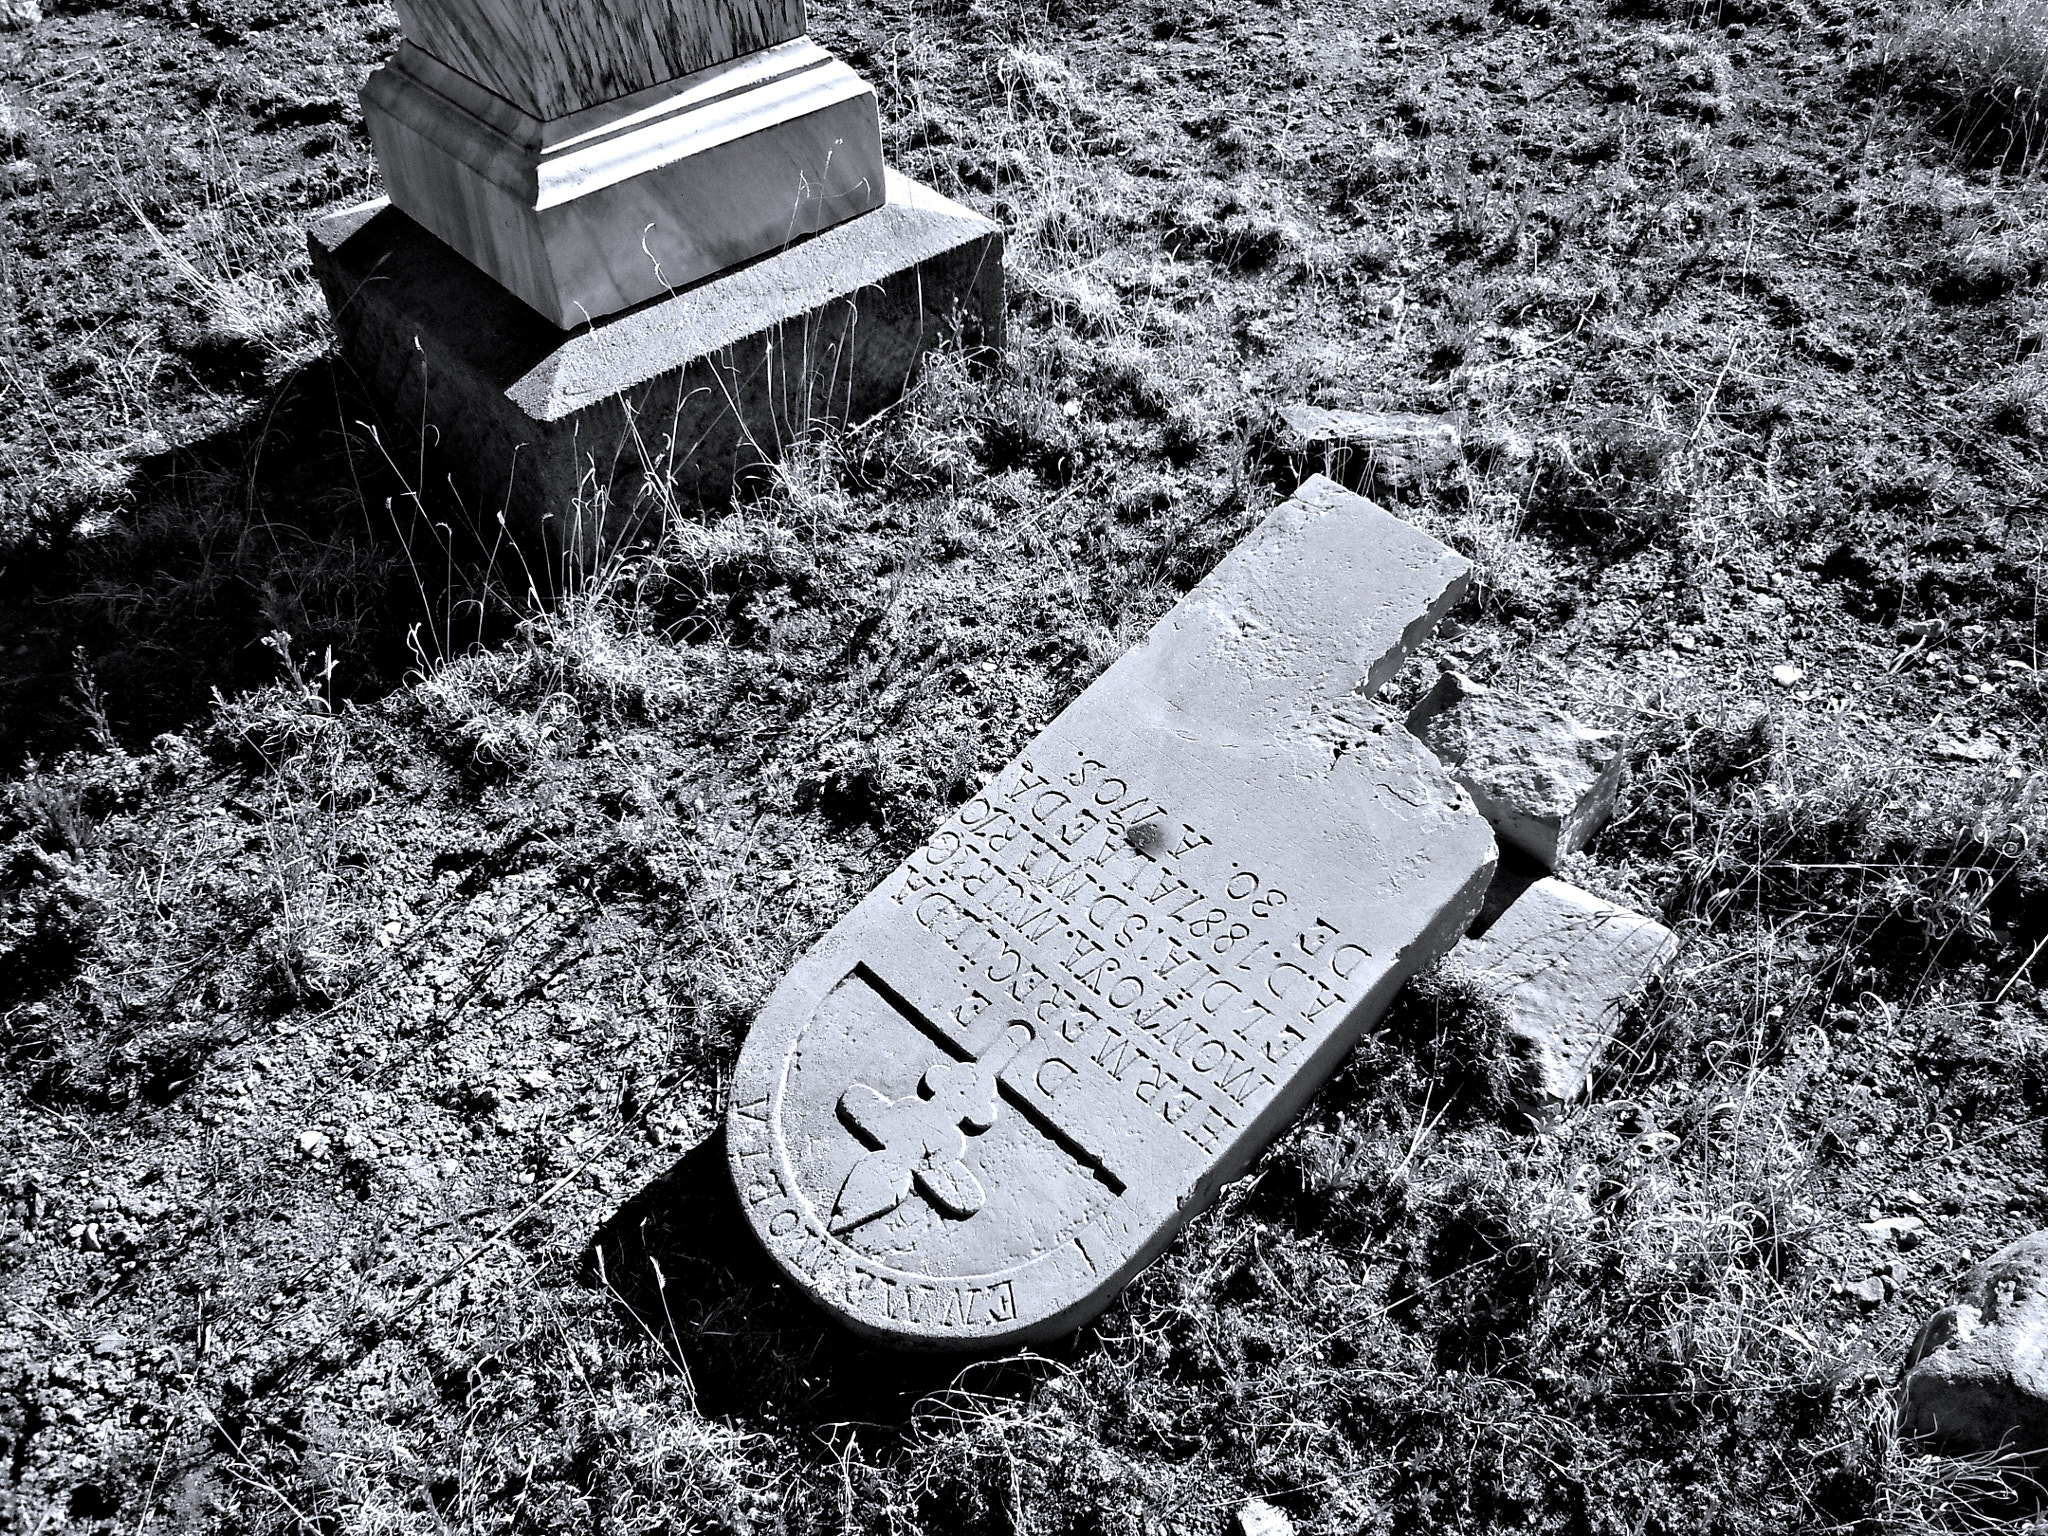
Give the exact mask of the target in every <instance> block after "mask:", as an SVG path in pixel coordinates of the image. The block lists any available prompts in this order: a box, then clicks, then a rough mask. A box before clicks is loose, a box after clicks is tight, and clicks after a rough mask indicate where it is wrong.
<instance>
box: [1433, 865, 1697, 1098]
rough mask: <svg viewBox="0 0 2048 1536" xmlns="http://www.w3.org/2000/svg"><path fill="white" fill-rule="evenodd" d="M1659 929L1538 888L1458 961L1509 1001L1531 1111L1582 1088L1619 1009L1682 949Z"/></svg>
mask: <svg viewBox="0 0 2048 1536" xmlns="http://www.w3.org/2000/svg"><path fill="white" fill-rule="evenodd" d="M1677 943H1678V941H1677V939H1676V938H1675V937H1674V936H1673V935H1672V932H1671V930H1670V929H1668V928H1666V927H1665V926H1664V925H1663V924H1661V923H1657V922H1653V921H1651V920H1650V919H1649V918H1647V917H1644V916H1642V915H1641V914H1639V913H1635V912H1630V911H1628V910H1627V909H1626V908H1624V907H1617V906H1613V905H1611V904H1610V903H1608V902H1604V901H1602V900H1600V898H1599V897H1597V896H1594V895H1592V894H1591V893H1590V892H1587V891H1582V890H1580V889H1579V888H1578V887H1577V886H1575V885H1567V884H1565V883H1564V881H1562V880H1538V881H1537V882H1536V883H1535V884H1534V885H1532V886H1530V887H1529V888H1528V889H1527V890H1526V891H1524V892H1522V894H1521V895H1520V896H1518V897H1516V898H1515V900H1514V902H1513V904H1512V905H1510V906H1509V907H1508V908H1507V910H1506V911H1504V912H1503V913H1501V915H1500V916H1499V917H1498V918H1496V919H1495V920H1494V923H1493V925H1492V926H1491V927H1490V928H1488V929H1487V930H1486V932H1485V933H1484V934H1482V935H1481V936H1480V937H1478V938H1476V939H1467V940H1466V941H1465V942H1464V943H1463V944H1461V945H1459V946H1458V948H1457V951H1456V953H1455V954H1454V955H1453V957H1452V958H1453V959H1455V960H1458V961H1460V962H1462V963H1463V964H1465V965H1467V966H1470V967H1471V968H1472V969H1473V970H1475V971H1477V972H1479V973H1480V975H1481V976H1482V977H1484V978H1485V979H1487V980H1490V981H1493V982H1496V983H1498V984H1499V985H1500V986H1501V987H1502V988H1503V990H1504V991H1505V992H1506V994H1507V1005H1508V1030H1509V1032H1510V1034H1511V1035H1512V1036H1513V1037H1514V1040H1515V1043H1516V1045H1517V1047H1518V1048H1519V1049H1520V1050H1521V1051H1522V1052H1523V1053H1524V1054H1525V1055H1526V1057H1527V1060H1528V1079H1527V1082H1526V1084H1525V1086H1524V1104H1525V1107H1527V1108H1529V1109H1532V1110H1537V1111H1543V1110H1554V1109H1557V1108H1559V1107H1561V1106H1563V1105H1565V1104H1569V1103H1570V1102H1572V1101H1573V1100H1574V1099H1576V1098H1578V1097H1579V1095H1580V1094H1582V1093H1584V1092H1585V1090H1586V1085H1587V1083H1588V1082H1589V1081H1590V1080H1591V1078H1592V1074H1593V1069H1594V1068H1595V1067H1596V1066H1597V1065H1598V1064H1599V1060H1600V1057H1601V1055H1602V1053H1603V1052H1605V1050H1606V1049H1607V1046H1608V1045H1609V1043H1610V1042H1611V1041H1612V1040H1613V1039H1614V1035H1615V1031H1616V1029H1617V1028H1618V1026H1619V1025H1620V1023H1621V1014H1622V1010H1623V1008H1625V1007H1626V1006H1627V1004H1628V1001H1629V999H1630V998H1632V997H1633V996H1634V995H1635V994H1636V993H1637V992H1639V991H1640V990H1641V989H1642V987H1643V985H1644V984H1645V983H1646V982H1648V981H1649V980H1650V979H1651V978H1652V977H1653V976H1655V975H1656V973H1657V972H1658V971H1659V970H1660V969H1662V967H1663V966H1664V965H1665V963H1666V962H1667V961H1669V960H1670V958H1671V955H1672V952H1673V951H1674V950H1675V949H1676V947H1677Z"/></svg>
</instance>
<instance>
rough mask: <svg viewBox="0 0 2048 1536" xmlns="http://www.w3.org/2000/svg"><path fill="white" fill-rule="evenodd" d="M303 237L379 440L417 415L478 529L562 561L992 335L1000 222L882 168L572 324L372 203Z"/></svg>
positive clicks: (999, 317)
mask: <svg viewBox="0 0 2048 1536" xmlns="http://www.w3.org/2000/svg"><path fill="white" fill-rule="evenodd" d="M309 244H310V245H311V248H312V256H313V266H314V270H315V271H316V272H317V273H318V275H319V278H320V283H321V286H322V287H323V288H324V289H325V290H326V294H327V300H328V304H329V305H330V307H331V308H332V311H333V315H334V326H335V331H336V333H337V335H338V337H339V340H340V350H341V355H342V358H343V360H344V362H345V363H346V364H348V365H349V366H350V367H352V368H353V369H354V370H355V372H356V373H357V374H358V375H359V377H360V378H361V380H362V381H363V383H364V384H365V385H366V386H367V387H368V389H369V391H370V393H371V394H372V396H373V397H374V398H375V399H376V400H377V401H378V402H380V405H381V407H382V410H381V414H382V415H383V417H384V422H383V427H384V430H385V431H386V433H387V434H389V435H388V436H387V438H386V441H387V442H390V441H394V440H396V441H399V442H404V441H405V440H406V439H407V438H408V437H409V438H412V439H413V440H414V441H416V440H417V435H418V434H419V432H420V431H421V428H422V426H423V425H424V426H425V428H426V430H427V438H428V441H429V443H430V444H431V445H432V447H433V455H432V456H433V457H434V458H435V459H437V460H438V461H439V463H440V465H441V466H443V467H444V468H445V470H446V472H448V473H450V474H451V475H452V476H453V477H454V479H455V483H456V484H457V485H458V486H459V487H461V488H462V489H463V491H464V494H465V496H466V497H467V498H468V499H469V503H470V507H471V510H472V513H473V514H474V515H476V516H477V517H479V518H480V519H481V520H482V521H483V522H484V524H485V525H488V524H489V523H490V522H491V521H492V520H494V519H495V517H496V515H497V514H498V513H499V512H500V511H501V510H502V511H503V512H504V513H505V515H506V521H507V523H508V524H509V525H510V526H511V527H512V528H513V530H514V531H515V532H516V533H520V534H522V535H525V536H528V537H532V536H535V535H544V536H545V538H546V540H547V542H548V545H549V547H550V549H551V550H552V551H555V552H558V553H567V554H569V555H570V556H572V557H573V558H575V559H580V560H588V559H591V558H593V557H594V556H595V555H597V554H598V553H600V552H601V551H602V550H604V549H606V548H609V547H611V546H612V545H614V544H615V543H616V542H617V541H618V540H620V539H622V538H626V537H630V536H632V535H633V534H634V533H635V532H637V531H638V530H639V529H640V528H641V527H642V526H643V524H644V523H645V520H646V519H647V517H648V516H649V514H650V513H652V512H654V511H656V510H658V509H659V508H660V507H662V506H663V505H667V504H672V503H674V502H680V503H683V504H686V505H687V504H691V503H698V502H708V501H717V500H720V499H723V498H724V497H725V496H727V495H728V494H729V493H730V491H731V489H732V486H733V484H734V482H735V479H736V478H737V477H738V476H739V475H741V474H743V473H745V472H746V471H748V470H749V469H752V468H755V467H758V466H760V465H762V464H765V463H768V462H772V461H773V460H774V459H775V458H777V457H778V455H779V454H780V453H781V452H782V450H783V449H784V448H785V447H786V446H787V445H789V444H790V443H792V442H793V441H795V440H797V439H799V438H801V437H802V436H803V435H804V434H806V433H808V432H811V431H813V430H816V429H817V428H819V427H821V426H826V425H830V424H836V423H842V422H846V421H850V420H851V421H857V420H860V419H861V418H863V417H866V416H870V415H872V414H874V413H875V412H876V411H878V410H881V409H882V408H883V407H885V406H886V405H888V404H889V403H890V402H891V401H893V400H895V399H897V398H898V397H899V396H900V395H901V394H902V393H903V391H904V389H905V388H906V387H907V386H908V384H909V383H910V381H911V379H912V378H913V377H914V376H915V374H916V371H917V367H918V363H919V360H920V359H921V358H922V357H923V355H924V354H925V352H926V351H928V350H929V349H930V348H932V347H934V346H937V345H940V344H942V343H947V342H954V341H957V342H959V343H961V344H963V345H965V346H968V347H972V348H990V349H1000V348H1001V346H1002V341H1003V262H1002V253H1003V237H1002V231H1001V230H1000V229H999V228H998V227H997V226H996V225H994V224H992V223H990V222H989V221H988V220H987V219H984V218H982V217H981V216H980V215H979V214H976V213H974V212H972V211H971V210H969V209H967V208H963V207H961V206H960V205H959V204H958V203H955V202H952V201H951V200H949V199H947V198H944V197H941V196H939V195H938V194H937V193H935V192H933V191H931V190H930V189H929V188H926V187H923V186H920V185H918V184H917V183H916V182H913V181H910V180H909V179H907V178H905V177H902V176H898V175H896V174H895V173H894V172H890V173H889V175H888V199H887V201H886V202H885V203H884V204H883V205H882V206H881V207H880V208H878V209H876V210H875V211H874V212H872V213H868V214H864V215H863V216H861V217H860V218H858V219H853V220H850V221H848V222H847V223H844V224H839V225H835V226H834V227H832V228H830V229H827V230H824V231H822V232H820V233H818V234H816V235H813V236H811V237H810V238H808V239H806V240H802V241H799V242H797V243H796V244H794V245H792V246H790V247H788V248H787V249H785V250H781V251H777V252H775V253H774V254H772V255H768V256H764V257H761V258H760V259H759V260H757V261H754V262H750V263H748V264H747V265H745V266H742V267H739V268H736V269H734V270H733V271H730V272H725V273H722V274H720V275H719V276H717V277H714V278H710V279H707V280H706V281H704V282H702V283H699V284H697V285H696V286H695V287H692V288H688V289H685V290H683V291H681V292H679V293H675V294H673V295H670V296H668V297H666V298H662V299H657V300H654V301H652V302H650V303H648V304H645V305H642V306H641V307H639V308H637V309H633V310H629V311H627V312H626V313H624V314H620V315H614V316H612V317H610V318H609V319H606V320H601V321H599V322H597V323H596V324H595V325H590V326H583V327H579V328H577V329H576V330H573V331H564V330H559V329H557V328H556V327H555V326H553V325H550V324H548V323H547V322H546V321H545V320H543V319H542V318H541V317H540V316H538V315H537V314H535V313H534V312H533V310H532V309H531V308H529V307H528V306H527V305H526V304H524V303H522V302H521V301H520V300H518V299H517V298H515V297H513V296H512V295H511V294H510V293H508V292H506V290H505V289H503V288H501V287H500V286H499V285H498V284H496V283H495V282H493V281H492V280H491V279H490V278H488V277H486V276H484V274H483V273H481V272H479V271H478V270H477V269H476V268H475V267H474V266H472V265H471V264H470V263H469V262H467V261H465V260H464V259H463V258H462V257H460V256H458V255H456V254H455V253H454V252H453V251H451V250H450V249H449V248H448V247H447V246H445V245H443V244H442V243H441V242H440V241H439V240H438V239H436V238H435V237H434V236H432V235H430V234H428V233H427V232H426V231H425V230H424V229H422V228H421V227H420V226H419V225H418V224H416V223H414V222H413V221H412V220H411V219H409V218H407V217H406V216H405V215H404V214H403V213H400V212H399V211H398V210H397V209H395V208H392V207H391V206H389V204H388V203H386V202H384V201H383V200H381V199H380V200H378V201H377V202H372V203H365V204H362V205H361V206H359V207H356V208H351V209H348V210H345V211H344V212H341V213H337V214H332V215H330V216H329V217H327V218H325V219H322V220H321V221H319V222H318V223H317V224H315V225H314V226H313V228H312V231H311V233H310V237H309ZM401 462H403V460H401Z"/></svg>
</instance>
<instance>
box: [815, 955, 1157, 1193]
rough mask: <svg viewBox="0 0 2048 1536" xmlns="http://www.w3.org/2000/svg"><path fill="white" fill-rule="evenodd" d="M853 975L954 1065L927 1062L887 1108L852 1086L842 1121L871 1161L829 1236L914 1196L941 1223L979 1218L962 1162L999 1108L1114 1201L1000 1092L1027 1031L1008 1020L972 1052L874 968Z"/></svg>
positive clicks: (1016, 1101)
mask: <svg viewBox="0 0 2048 1536" xmlns="http://www.w3.org/2000/svg"><path fill="white" fill-rule="evenodd" d="M855 971H856V974H857V975H858V976H859V977H860V979H861V980H862V981H864V982H866V983H867V984H868V985H869V986H870V987H872V988H873V989H874V990H875V992H876V993H877V994H878V995H879V996H880V997H881V998H883V999H884V1000H885V1001H886V1002H888V1003H889V1005H890V1006H891V1007H893V1008H894V1009H895V1010H896V1011H897V1012H898V1013H899V1014H901V1015H902V1016H903V1017H904V1018H905V1019H906V1020H907V1021H908V1022H910V1023H911V1024H914V1025H916V1026H917V1028H918V1030H919V1032H920V1033H922V1034H924V1035H926V1036H928V1037H929V1038H931V1039H932V1040H934V1041H936V1042H937V1043H938V1044H939V1045H940V1046H941V1047H942V1048H943V1049H944V1050H945V1051H946V1052H947V1054H948V1055H949V1056H950V1057H952V1058H953V1059H951V1060H940V1061H935V1062H933V1063H932V1064H931V1065H930V1066H929V1067H927V1068H926V1069H925V1071H924V1075H923V1076H922V1077H921V1078H920V1079H919V1080H918V1085H917V1087H916V1089H915V1090H914V1091H913V1092H911V1093H908V1094H905V1095H904V1096H903V1097H901V1098H897V1099H891V1098H888V1097H887V1096H885V1095H884V1094H881V1093H879V1092H877V1091H876V1090H875V1089H873V1088H871V1087H869V1086H868V1085H867V1084H866V1083H855V1084H853V1085H852V1086H851V1087H849V1088H848V1089H847V1090H846V1091H845V1092H844V1093H843V1094H841V1095H840V1097H839V1118H840V1119H841V1120H842V1121H843V1122H844V1123H845V1125H846V1127H847V1129H848V1130H850V1131H852V1132H853V1134H854V1135H855V1136H856V1137H858V1138H859V1140H860V1142H861V1144H862V1145H863V1146H865V1147H866V1148H867V1149H868V1151H867V1154H866V1155H865V1156H864V1157H862V1158H861V1159H860V1161H858V1162H857V1163H855V1164H854V1165H853V1167H852V1169H851V1170H850V1171H849V1172H848V1173H847V1175H846V1179H845V1182H844V1183H842V1184H841V1185H840V1186H839V1194H838V1197H837V1198H836V1199H835V1200H834V1201H833V1202H832V1215H831V1221H830V1226H831V1229H832V1230H833V1231H834V1232H849V1231H851V1230H852V1229H853V1228H855V1227H858V1226H863V1225H865V1224H866V1223H868V1222H870V1221H874V1220H876V1219H877V1218H878V1217H882V1216H886V1215H888V1214H889V1212H891V1211H893V1210H895V1209H896V1208H897V1207H898V1206H900V1205H901V1204H902V1203H903V1202H904V1201H905V1200H907V1199H909V1198H910V1195H911V1192H912V1191H913V1190H915V1191H916V1192H917V1193H918V1194H919V1195H921V1196H923V1197H924V1199H925V1201H926V1202H927V1203H928V1204H930V1205H931V1206H932V1207H933V1208H934V1209H935V1210H937V1211H938V1212H939V1213H940V1214H941V1215H942V1216H947V1217H950V1218H952V1219H953V1220H956V1221H965V1220H966V1219H967V1218H969V1217H970V1216H972V1215H974V1213H975V1212H977V1211H979V1210H980V1209H981V1208H982V1206H983V1205H984V1204H985V1203H986V1202H987V1199H988V1193H987V1191H986V1190H984V1189H983V1188H982V1186H981V1180H980V1179H978V1178H977V1177H975V1174H974V1170H973V1169H971V1168H969V1167H968V1166H967V1164H966V1162H965V1161H964V1160H963V1159H964V1158H965V1155H966V1152H967V1138H968V1137H969V1136H970V1135H972V1136H979V1135H981V1134H982V1133H984V1132H985V1131H987V1130H988V1129H989V1128H990V1127H992V1126H993V1125H994V1124H995V1123H996V1117H997V1114H998V1108H997V1100H998V1099H999V1098H1001V1099H1007V1100H1008V1101H1009V1102H1010V1103H1011V1104H1012V1105H1013V1106H1014V1107H1015V1108H1016V1109H1017V1110H1019V1111H1020V1112H1021V1113H1022V1114H1023V1115H1024V1116H1025V1118H1026V1119H1028V1120H1030V1121H1031V1122H1032V1123H1033V1124H1035V1125H1036V1126H1037V1127H1038V1128H1039V1129H1040V1130H1041V1131H1043V1132H1044V1133H1045V1134H1046V1135H1047V1136H1048V1137H1049V1138H1050V1139H1051V1140H1053V1141H1054V1142H1056V1143H1057V1144H1058V1145H1059V1146H1060V1147H1061V1148H1062V1149H1063V1150H1064V1151H1065V1152H1066V1153H1067V1154H1068V1155H1069V1156H1071V1157H1072V1158H1073V1159H1074V1160H1075V1161H1076V1162H1078V1163H1080V1164H1082V1165H1083V1166H1084V1167H1086V1168H1088V1169H1089V1170H1090V1171H1091V1172H1092V1173H1093V1175H1094V1176H1095V1177H1096V1178H1097V1179H1099V1180H1100V1181H1101V1182H1102V1183H1104V1184H1106V1185H1107V1186H1108V1187H1109V1188H1110V1190H1111V1191H1112V1192H1113V1193H1116V1194H1119V1195H1120V1194H1122V1193H1123V1191H1124V1183H1123V1180H1121V1179H1120V1178H1118V1177H1117V1176H1116V1175H1115V1174H1113V1173H1111V1172H1110V1171H1109V1169H1107V1168H1106V1167H1104V1166H1103V1163H1102V1159H1101V1158H1100V1157H1098V1156H1096V1155H1095V1154H1093V1153H1092V1152H1090V1151H1089V1150H1088V1149H1087V1146H1086V1144H1085V1143H1084V1142H1082V1141H1081V1140H1080V1139H1079V1138H1077V1137H1075V1136H1074V1135H1073V1134H1072V1132H1071V1131H1069V1130H1068V1129H1067V1128H1066V1127H1065V1126H1061V1125H1056V1124H1054V1123H1053V1122H1052V1121H1051V1120H1050V1119H1049V1118H1048V1117H1047V1116H1046V1114H1045V1112H1044V1111H1043V1110H1042V1109H1040V1108H1039V1107H1038V1106H1037V1105H1035V1104H1032V1103H1031V1102H1029V1101H1028V1100H1026V1099H1025V1098H1023V1097H1022V1096H1021V1095H1019V1094H1018V1093H1016V1092H1015V1091H1014V1090H1013V1089H1011V1088H1009V1087H1008V1085H1007V1084H1005V1083H1004V1082H1003V1080H1002V1072H1003V1069H1004V1068H1005V1067H1007V1066H1008V1065H1009V1064H1010V1062H1011V1061H1012V1060H1014V1059H1015V1058H1016V1055H1017V1053H1018V1052H1019V1051H1021V1050H1022V1049H1023V1048H1024V1047H1025V1046H1027V1045H1029V1044H1030V1043H1031V1040H1032V1036H1033V1033H1034V1031H1033V1030H1032V1028H1031V1026H1030V1025H1029V1024H1027V1023H1025V1022H1024V1021H1023V1020H1022V1019H1013V1020H1011V1021H1010V1022H1009V1023H1007V1024H1005V1025H1004V1026H1003V1027H1002V1028H1001V1030H999V1031H998V1032H997V1033H996V1034H995V1035H994V1037H993V1038H991V1039H990V1040H989V1041H987V1043H985V1044H984V1045H983V1046H982V1047H981V1048H980V1049H979V1050H977V1051H973V1052H969V1051H967V1050H965V1049H963V1048H962V1047H961V1046H960V1045H959V1044H958V1043H957V1042H955V1041H954V1040H952V1039H951V1038H949V1037H948V1036H946V1035H945V1034H943V1033H942V1032H941V1031H939V1030H938V1029H937V1028H935V1027H934V1026H933V1025H932V1023H931V1022H930V1021H929V1020H928V1019H926V1018H925V1016H924V1015H923V1013H922V1012H921V1011H919V1010H918V1009H917V1007H916V1006H915V1005H913V1004H912V1003H911V1002H910V1001H909V1000H908V999H907V998H905V997H904V996H903V995H902V994H901V993H899V992H897V991H896V989H895V988H893V987H891V986H890V985H889V984H888V983H887V982H885V981H883V980H882V978H881V977H880V976H878V975H876V974H875V972H874V970H873V969H872V968H871V967H869V966H867V965H860V966H857V967H856V968H855Z"/></svg>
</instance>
